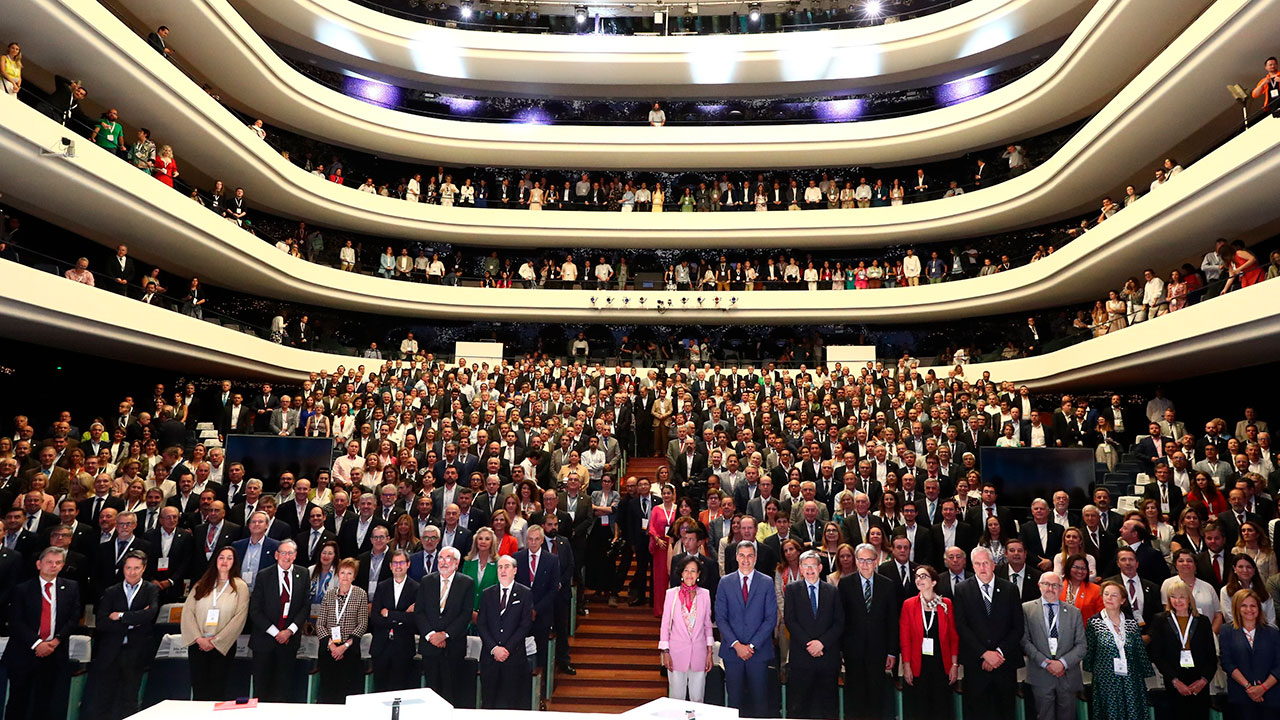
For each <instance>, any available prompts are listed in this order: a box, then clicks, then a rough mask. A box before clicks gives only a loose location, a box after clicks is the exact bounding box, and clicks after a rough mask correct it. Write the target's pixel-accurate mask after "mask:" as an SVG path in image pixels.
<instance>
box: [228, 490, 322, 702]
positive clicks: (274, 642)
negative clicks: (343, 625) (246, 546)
mask: <svg viewBox="0 0 1280 720" xmlns="http://www.w3.org/2000/svg"><path fill="white" fill-rule="evenodd" d="M257 520H258V514H257V513H254V517H253V519H252V520H250V521H249V527H250V529H251V530H252V528H253V526H254V524H255V522H256V521H257ZM243 542H245V540H237V541H236V542H235V543H232V548H233V549H234V550H235V551H236V554H237V555H239V554H240V547H239V546H240V543H243ZM269 542H275V541H274V540H272V539H271V538H269V537H263V538H262V543H263V553H264V555H265V553H266V551H267V550H266V543H269ZM297 557H298V544H297V543H296V542H294V541H292V540H285V541H284V542H282V543H279V545H278V546H276V548H275V552H274V560H273V562H271V563H270V564H267V562H266V560H265V559H264V560H263V561H262V563H261V564H260V566H259V567H260V568H261V569H260V570H258V573H257V577H256V578H255V579H254V582H253V591H252V592H251V593H250V594H249V619H250V620H251V621H252V634H250V635H249V649H250V650H252V651H253V688H254V690H256V691H257V693H258V698H259V699H261V700H262V701H263V702H289V701H290V700H292V699H293V698H291V697H290V692H289V691H290V689H291V688H292V687H293V675H294V672H293V670H294V667H293V666H294V663H295V662H296V660H297V658H298V646H299V645H301V643H302V635H301V634H300V633H299V632H298V631H299V630H300V629H301V628H302V626H303V625H305V624H306V622H307V618H308V617H309V616H310V613H311V597H310V593H309V592H308V590H309V588H310V584H311V578H310V576H308V575H307V571H306V568H303V567H302V566H300V565H297V564H295V563H294V560H295V559H296V558H297Z"/></svg>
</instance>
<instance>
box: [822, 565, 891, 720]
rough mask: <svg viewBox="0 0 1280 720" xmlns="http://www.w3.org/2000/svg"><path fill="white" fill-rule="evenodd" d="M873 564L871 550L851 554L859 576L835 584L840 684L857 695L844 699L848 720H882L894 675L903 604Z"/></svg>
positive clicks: (846, 696) (847, 694)
mask: <svg viewBox="0 0 1280 720" xmlns="http://www.w3.org/2000/svg"><path fill="white" fill-rule="evenodd" d="M877 559H878V558H877V556H876V551H875V549H874V548H871V547H866V546H859V549H858V550H857V551H856V553H855V561H856V563H857V567H858V573H857V574H856V575H850V576H849V577H846V578H844V579H843V580H841V581H840V602H841V603H842V604H843V605H844V634H843V635H842V649H843V651H844V666H845V682H846V684H847V685H848V686H850V687H854V688H857V689H858V691H857V692H853V693H846V694H845V699H844V716H845V717H846V718H850V719H851V720H853V719H860V718H867V719H872V718H874V719H875V720H880V719H881V718H884V717H885V716H886V713H885V701H886V697H885V692H886V690H887V689H888V682H887V680H886V677H885V676H886V674H887V673H890V672H892V671H893V666H894V664H895V663H896V661H897V656H898V609H899V608H900V607H901V605H902V600H901V596H900V593H899V590H898V584H897V583H895V582H894V581H892V580H890V579H889V578H887V577H885V576H883V575H879V574H877V573H876V560H877ZM828 717H830V716H828Z"/></svg>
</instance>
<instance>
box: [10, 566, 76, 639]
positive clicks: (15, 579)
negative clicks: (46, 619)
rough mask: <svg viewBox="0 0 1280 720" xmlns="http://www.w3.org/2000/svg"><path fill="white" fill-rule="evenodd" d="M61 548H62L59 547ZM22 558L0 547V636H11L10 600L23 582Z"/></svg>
mask: <svg viewBox="0 0 1280 720" xmlns="http://www.w3.org/2000/svg"><path fill="white" fill-rule="evenodd" d="M59 547H61V546H59ZM25 564H26V563H25V561H23V559H22V556H21V555H19V554H18V553H16V552H13V551H12V550H9V549H8V548H5V547H0V634H3V635H6V636H7V635H8V634H9V598H10V596H12V595H13V588H14V587H16V586H17V584H18V583H19V582H20V581H21V580H22V566H23V565H25Z"/></svg>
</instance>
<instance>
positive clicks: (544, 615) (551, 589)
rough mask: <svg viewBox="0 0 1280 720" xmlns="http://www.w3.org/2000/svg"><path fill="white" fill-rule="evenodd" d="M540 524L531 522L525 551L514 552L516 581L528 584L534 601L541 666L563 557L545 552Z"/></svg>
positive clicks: (526, 536) (545, 658) (534, 622)
mask: <svg viewBox="0 0 1280 720" xmlns="http://www.w3.org/2000/svg"><path fill="white" fill-rule="evenodd" d="M545 541H546V537H545V535H544V534H543V530H542V526H541V525H530V526H529V530H528V531H527V532H526V534H525V544H526V547H525V549H524V550H521V551H519V552H517V553H516V554H515V560H516V568H517V569H516V582H517V583H520V584H521V585H524V586H525V587H528V588H529V590H530V598H531V600H532V602H533V638H534V640H535V641H537V643H538V667H542V666H543V665H545V664H546V662H547V637H548V635H550V633H551V627H552V625H554V624H555V615H556V612H555V603H556V595H557V594H559V592H560V579H561V574H560V559H559V558H557V557H556V556H555V555H552V554H551V553H549V552H546V551H545V548H543V545H544V544H545Z"/></svg>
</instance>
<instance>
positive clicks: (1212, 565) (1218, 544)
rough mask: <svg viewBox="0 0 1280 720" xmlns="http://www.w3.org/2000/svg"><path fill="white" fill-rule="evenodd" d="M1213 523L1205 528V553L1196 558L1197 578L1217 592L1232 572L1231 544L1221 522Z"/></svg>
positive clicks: (1220, 517) (1219, 517)
mask: <svg viewBox="0 0 1280 720" xmlns="http://www.w3.org/2000/svg"><path fill="white" fill-rule="evenodd" d="M1218 519H1219V522H1211V523H1209V524H1208V525H1205V526H1204V551H1203V552H1201V553H1200V557H1198V558H1196V577H1198V578H1200V579H1201V580H1204V581H1205V582H1207V583H1209V584H1210V585H1212V586H1213V589H1214V590H1215V591H1218V590H1221V589H1222V586H1223V585H1225V584H1226V582H1227V576H1228V575H1229V574H1230V572H1231V552H1230V548H1231V544H1230V543H1228V542H1227V540H1226V536H1225V535H1223V532H1222V528H1221V526H1220V522H1221V519H1222V516H1221V515H1219V516H1218Z"/></svg>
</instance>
